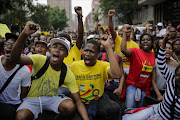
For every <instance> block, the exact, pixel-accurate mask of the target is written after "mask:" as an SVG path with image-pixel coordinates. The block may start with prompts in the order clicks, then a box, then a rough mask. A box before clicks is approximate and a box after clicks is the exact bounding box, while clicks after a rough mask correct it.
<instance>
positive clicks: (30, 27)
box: [22, 21, 39, 35]
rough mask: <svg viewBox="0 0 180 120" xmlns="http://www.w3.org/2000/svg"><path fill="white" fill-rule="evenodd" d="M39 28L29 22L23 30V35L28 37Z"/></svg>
mask: <svg viewBox="0 0 180 120" xmlns="http://www.w3.org/2000/svg"><path fill="white" fill-rule="evenodd" d="M38 29H39V28H38V27H37V25H36V24H35V23H33V22H31V21H29V22H27V23H26V25H25V27H24V29H23V31H22V32H23V33H24V34H25V35H30V34H32V33H35V32H36V31H37V30H38Z"/></svg>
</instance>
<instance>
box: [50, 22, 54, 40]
mask: <svg viewBox="0 0 180 120" xmlns="http://www.w3.org/2000/svg"><path fill="white" fill-rule="evenodd" d="M51 30H52V34H51V37H52V38H54V27H53V26H52V25H51Z"/></svg>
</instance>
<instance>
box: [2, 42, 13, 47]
mask: <svg viewBox="0 0 180 120" xmlns="http://www.w3.org/2000/svg"><path fill="white" fill-rule="evenodd" d="M14 44H15V43H10V42H5V44H4V45H5V46H9V45H10V46H11V47H13V46H14Z"/></svg>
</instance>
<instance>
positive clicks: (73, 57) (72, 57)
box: [64, 45, 81, 65]
mask: <svg viewBox="0 0 180 120" xmlns="http://www.w3.org/2000/svg"><path fill="white" fill-rule="evenodd" d="M79 60H81V49H80V50H79V49H78V47H77V46H76V45H74V46H73V47H72V48H71V49H70V52H69V53H68V56H67V57H65V58H64V63H65V64H67V65H71V64H72V63H73V62H74V61H79Z"/></svg>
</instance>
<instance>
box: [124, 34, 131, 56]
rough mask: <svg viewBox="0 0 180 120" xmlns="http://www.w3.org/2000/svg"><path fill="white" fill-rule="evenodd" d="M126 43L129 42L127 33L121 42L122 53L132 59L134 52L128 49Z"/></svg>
mask: <svg viewBox="0 0 180 120" xmlns="http://www.w3.org/2000/svg"><path fill="white" fill-rule="evenodd" d="M126 41H127V35H126V33H123V38H122V42H121V52H122V53H123V54H124V55H125V56H127V57H131V55H132V52H131V50H130V49H127V44H126Z"/></svg>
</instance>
